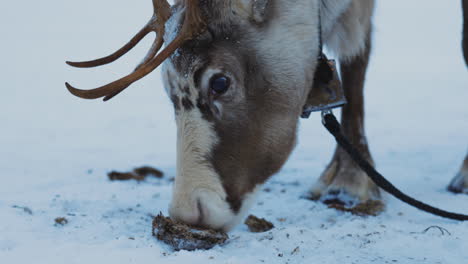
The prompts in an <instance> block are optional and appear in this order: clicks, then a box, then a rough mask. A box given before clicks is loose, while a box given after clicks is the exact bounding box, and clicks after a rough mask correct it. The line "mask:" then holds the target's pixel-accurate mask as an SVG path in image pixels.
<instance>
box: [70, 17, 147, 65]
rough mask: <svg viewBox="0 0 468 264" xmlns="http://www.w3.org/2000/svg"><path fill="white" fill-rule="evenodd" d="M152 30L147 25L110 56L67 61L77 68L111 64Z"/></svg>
mask: <svg viewBox="0 0 468 264" xmlns="http://www.w3.org/2000/svg"><path fill="white" fill-rule="evenodd" d="M150 32H151V30H150V27H149V26H148V25H147V26H145V27H144V28H142V29H141V30H140V32H138V33H137V34H136V35H135V36H134V37H133V38H132V39H131V40H130V41H129V42H128V43H127V44H125V45H124V46H123V47H122V48H120V49H119V50H117V51H116V52H114V53H112V54H111V55H109V56H106V57H103V58H100V59H96V60H91V61H82V62H72V61H67V62H66V63H67V64H68V65H70V66H73V67H77V68H92V67H97V66H102V65H106V64H109V63H111V62H114V61H116V60H118V59H119V58H120V57H122V56H123V55H125V54H127V53H128V52H129V51H130V50H131V49H133V48H134V47H135V46H136V45H137V44H138V43H139V42H140V41H141V40H142V39H143V38H144V37H145V36H146V35H148V33H150Z"/></svg>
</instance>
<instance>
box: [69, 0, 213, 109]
mask: <svg viewBox="0 0 468 264" xmlns="http://www.w3.org/2000/svg"><path fill="white" fill-rule="evenodd" d="M198 1H199V0H185V8H186V10H185V18H184V22H183V24H182V28H181V30H180V33H179V34H178V35H177V37H176V38H175V39H174V40H173V41H172V42H171V43H170V44H169V45H167V46H166V48H165V49H163V50H162V51H161V52H160V53H159V54H158V51H159V50H160V49H161V46H162V44H163V42H164V38H163V37H164V32H165V23H166V21H167V20H168V19H169V17H170V15H171V9H170V5H169V3H168V2H167V0H153V6H154V15H153V17H152V18H151V20H150V21H149V22H148V24H147V25H146V26H145V27H144V28H143V29H142V30H140V32H138V34H136V35H135V36H134V37H133V38H132V39H131V40H130V41H129V42H128V43H127V44H126V45H125V46H124V47H122V48H121V49H119V50H118V51H116V52H115V53H113V54H111V55H109V56H107V57H104V58H101V59H97V60H93V61H87V62H67V64H69V65H71V66H74V67H82V68H83V67H96V66H101V65H104V64H107V63H110V62H113V61H115V60H117V59H118V58H120V57H122V56H123V55H124V54H126V53H127V52H128V51H129V50H131V49H132V48H133V47H135V46H136V45H137V44H138V43H139V42H140V41H141V40H142V39H143V38H144V37H145V36H146V35H147V34H148V33H150V32H152V31H154V32H156V40H155V41H154V43H153V45H152V47H151V49H150V51H149V52H148V54H147V55H146V56H145V59H144V60H143V62H142V63H141V64H140V65H139V66H138V67H137V68H136V69H135V71H134V72H133V73H131V74H129V75H127V76H125V77H123V78H121V79H119V80H117V81H114V82H112V83H110V84H107V85H104V86H101V87H99V88H96V89H92V90H80V89H76V88H74V87H73V86H71V85H70V84H69V83H66V84H65V85H66V86H67V88H68V90H69V91H70V93H72V94H73V95H75V96H78V97H81V98H84V99H97V98H101V97H104V101H107V100H109V99H111V98H113V97H114V96H116V95H117V94H119V93H120V92H122V91H123V90H125V89H126V88H127V87H128V86H130V85H131V84H132V83H134V82H136V81H138V80H139V79H141V78H143V77H145V76H146V75H148V74H149V73H150V72H152V71H153V70H155V69H156V68H157V67H158V66H159V65H161V63H162V62H163V61H164V60H166V59H167V58H168V57H169V56H170V55H171V54H172V53H174V52H175V51H176V50H177V49H178V48H179V47H180V46H181V45H182V44H184V43H185V42H186V41H188V40H190V39H193V38H195V37H196V36H198V35H199V34H201V33H202V32H203V30H204V29H205V23H204V20H203V18H202V15H201V10H200V9H199V6H198Z"/></svg>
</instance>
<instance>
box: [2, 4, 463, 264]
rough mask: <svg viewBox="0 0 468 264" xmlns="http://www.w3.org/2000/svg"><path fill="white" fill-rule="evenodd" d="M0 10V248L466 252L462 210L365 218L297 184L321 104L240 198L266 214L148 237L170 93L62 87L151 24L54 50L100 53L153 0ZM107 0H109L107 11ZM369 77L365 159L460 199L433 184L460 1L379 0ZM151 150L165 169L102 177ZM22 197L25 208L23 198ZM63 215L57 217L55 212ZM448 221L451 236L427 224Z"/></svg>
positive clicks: (440, 172) (168, 134)
mask: <svg viewBox="0 0 468 264" xmlns="http://www.w3.org/2000/svg"><path fill="white" fill-rule="evenodd" d="M3 7H4V8H2V11H3V12H2V15H1V16H0V33H1V35H2V42H1V44H0V47H1V50H2V51H4V52H3V53H2V56H1V59H0V70H1V72H2V78H1V79H2V88H1V91H2V96H1V97H0V124H1V127H0V128H1V129H0V172H1V184H0V262H1V263H48V264H55V263H57V264H58V263H331V264H332V263H364V264H365V263H425V264H432V263H434V264H435V263H444V264H445V263H449V264H450V263H454V264H455V263H456V264H460V263H468V251H467V250H466V249H467V246H468V223H461V222H456V221H451V220H446V219H442V218H439V217H435V216H431V215H428V214H426V213H423V212H420V211H417V210H416V209H413V208H411V207H409V206H407V205H405V204H403V203H401V202H399V201H397V200H396V199H394V198H391V197H388V199H387V201H388V206H387V210H386V211H385V212H384V213H382V214H381V215H380V216H378V217H368V218H362V217H358V216H353V215H350V214H348V213H342V212H337V211H335V210H331V209H328V208H326V206H324V205H322V204H319V203H314V202H310V201H307V200H303V199H300V196H301V194H303V193H304V192H306V191H307V189H308V188H309V187H310V186H312V184H313V183H314V182H315V181H316V180H317V178H318V176H319V174H320V172H321V171H322V170H323V168H324V166H325V165H326V164H327V162H328V161H329V159H330V157H331V155H332V152H333V148H334V143H333V140H332V138H331V136H330V135H328V134H327V133H326V132H325V129H324V128H322V127H321V125H320V119H319V114H315V115H313V116H312V117H311V119H309V120H307V121H302V122H301V130H300V135H299V145H298V147H297V148H296V150H295V152H294V154H293V155H292V157H291V158H290V160H289V162H288V163H287V164H286V166H285V167H284V169H283V170H282V171H281V172H280V173H279V174H278V175H276V176H274V177H273V178H272V179H271V180H270V181H269V182H268V184H267V186H266V187H268V188H270V189H271V192H261V193H260V195H259V197H258V201H257V203H256V204H255V206H254V208H253V209H252V211H251V212H252V213H254V214H255V215H257V216H259V217H265V218H266V219H268V220H270V221H272V222H273V223H274V224H275V226H276V228H275V229H273V230H272V231H271V232H267V233H263V234H253V233H249V232H248V230H247V227H246V226H245V225H240V226H238V227H237V228H236V229H235V230H234V231H233V232H231V233H230V236H231V240H230V242H229V243H228V244H226V245H224V246H222V247H216V248H214V249H212V250H208V251H196V252H185V251H182V252H172V251H171V250H170V248H168V246H166V245H163V244H162V243H160V242H158V241H157V240H155V239H154V238H153V237H152V236H151V220H152V219H151V215H156V214H158V213H159V212H163V213H165V214H167V208H168V203H169V200H170V196H171V182H170V180H168V179H170V178H171V177H174V176H175V134H176V130H175V122H174V116H173V109H172V106H171V104H170V102H169V100H168V99H167V96H166V95H165V93H164V90H163V87H162V84H161V79H160V75H159V73H158V72H155V73H153V74H151V75H150V76H148V77H147V78H145V79H143V80H142V81H140V82H139V83H137V84H135V85H133V86H132V87H131V88H129V89H128V90H127V91H125V92H124V93H122V94H121V95H119V96H117V97H116V98H115V99H113V100H112V101H110V102H108V103H102V102H99V101H84V100H80V99H78V98H75V97H73V96H71V95H70V94H69V93H68V92H67V91H66V89H65V86H64V82H65V81H71V83H72V84H74V85H77V86H78V87H79V88H92V87H93V86H96V85H100V84H104V83H106V82H108V81H111V80H113V79H116V78H117V77H119V76H121V75H123V74H125V73H128V71H130V70H132V69H133V66H134V65H137V64H138V61H139V59H140V58H141V57H143V56H144V54H145V51H146V50H145V49H146V47H149V46H150V43H151V41H152V39H150V38H147V39H145V40H144V41H143V42H142V43H141V44H140V45H139V47H138V48H137V49H136V50H135V51H132V52H131V53H130V54H129V55H127V56H126V57H125V58H124V59H122V60H121V61H120V62H117V63H115V64H114V65H112V66H106V67H103V68H101V69H96V70H79V69H73V68H70V67H68V66H66V65H65V63H64V61H65V60H69V59H70V60H82V59H90V58H93V57H99V56H101V55H105V54H107V53H110V52H111V51H112V50H114V49H116V48H118V47H119V45H121V44H123V43H124V41H125V40H127V39H128V38H129V37H130V36H132V34H134V33H135V32H136V31H137V29H138V28H139V27H141V26H143V25H144V24H145V23H146V21H147V19H149V18H150V16H151V12H152V9H151V3H150V1H132V3H131V4H129V1H123V0H118V1H116V0H101V1H93V0H82V1H58V0H49V1H30V2H28V6H27V7H25V5H24V2H23V1H10V2H8V3H7V4H5V5H3ZM109 10H112V12H109ZM375 18H376V27H375V32H376V34H375V37H374V39H375V44H374V50H373V57H372V61H371V66H370V70H369V74H368V82H367V89H366V110H367V116H366V126H367V133H368V140H369V142H370V146H371V150H372V153H373V154H374V158H375V160H376V162H377V165H378V169H379V170H380V171H381V172H382V173H383V174H384V175H386V176H387V177H388V178H389V179H390V180H391V181H392V182H393V183H394V184H395V185H396V186H398V187H400V188H401V189H402V190H403V191H405V192H407V193H408V194H410V195H412V196H414V197H416V198H419V199H421V200H423V201H426V202H428V203H430V204H433V205H436V206H439V207H442V208H444V209H447V210H451V211H456V212H460V213H468V196H465V195H453V194H451V193H448V192H447V191H446V190H445V187H446V186H447V184H448V183H449V181H450V180H451V179H452V177H453V176H454V175H455V174H456V172H457V170H458V168H459V166H460V164H461V162H462V159H463V157H464V155H465V154H466V150H467V137H466V135H467V134H468V133H467V132H468V109H467V98H468V89H467V86H468V85H467V84H468V75H467V74H466V73H467V71H466V66H465V65H464V62H463V60H462V53H461V48H460V40H461V33H460V32H461V24H462V18H461V7H460V1H436V0H413V1H404V0H392V1H378V9H377V13H376V17H375ZM140 165H153V166H156V167H158V168H161V169H163V170H164V171H165V173H166V175H167V176H166V178H165V179H162V180H156V179H154V180H148V181H146V182H141V183H137V182H109V181H108V180H107V178H106V173H107V172H108V171H110V170H114V169H115V170H129V169H131V168H133V167H136V166H140ZM24 208H29V209H30V210H31V211H32V213H31V212H28V210H27V209H26V210H25V209H24ZM57 217H66V218H67V219H68V220H69V223H68V224H67V225H64V226H56V225H54V219H55V218H57ZM431 226H439V227H442V228H445V229H446V230H448V231H449V232H450V234H451V235H448V234H445V235H443V234H442V232H441V231H440V230H438V229H436V228H431V229H429V230H428V231H427V232H423V231H424V230H426V229H427V228H428V227H431Z"/></svg>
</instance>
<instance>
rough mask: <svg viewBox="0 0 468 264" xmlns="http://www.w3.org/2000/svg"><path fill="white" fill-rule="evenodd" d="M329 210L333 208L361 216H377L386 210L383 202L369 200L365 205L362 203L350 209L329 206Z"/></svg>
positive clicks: (340, 205)
mask: <svg viewBox="0 0 468 264" xmlns="http://www.w3.org/2000/svg"><path fill="white" fill-rule="evenodd" d="M328 208H333V209H336V210H339V211H343V212H349V213H352V214H354V215H359V216H369V215H371V216H377V215H378V214H380V213H381V212H383V210H384V209H385V205H384V203H383V202H382V201H377V200H369V201H367V202H364V203H360V204H358V205H356V206H354V207H352V208H348V207H346V206H344V205H342V204H329V205H328Z"/></svg>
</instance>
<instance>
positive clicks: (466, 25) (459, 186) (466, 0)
mask: <svg viewBox="0 0 468 264" xmlns="http://www.w3.org/2000/svg"><path fill="white" fill-rule="evenodd" d="M462 8H463V42H462V48H463V54H464V55H465V62H466V65H467V66H468V0H462ZM448 190H449V191H451V192H454V193H466V194H468V154H467V155H466V158H465V162H464V163H463V165H462V167H461V169H460V172H459V173H458V174H457V176H455V178H454V179H453V180H452V182H451V183H450V185H449V187H448Z"/></svg>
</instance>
